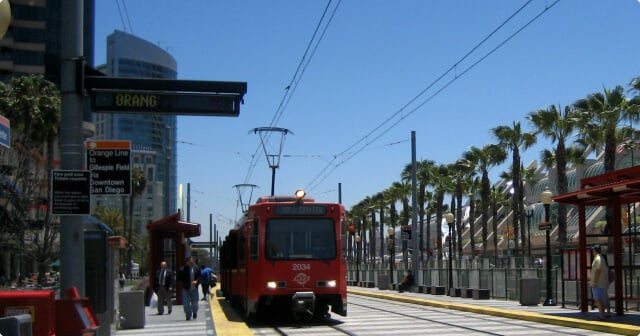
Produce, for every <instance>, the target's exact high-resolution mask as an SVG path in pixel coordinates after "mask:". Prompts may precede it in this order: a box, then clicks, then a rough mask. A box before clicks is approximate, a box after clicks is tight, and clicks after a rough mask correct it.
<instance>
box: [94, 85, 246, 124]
mask: <svg viewBox="0 0 640 336" xmlns="http://www.w3.org/2000/svg"><path fill="white" fill-rule="evenodd" d="M239 104H240V98H239V97H238V96H237V95H229V94H211V93H175V92H149V91H116V90H114V91H111V90H94V91H93V94H92V95H91V110H92V111H93V112H120V113H123V112H124V113H144V112H154V113H160V114H162V113H164V114H173V113H175V114H180V115H202V116H222V117H237V116H238V115H239V114H240V108H239V106H238V105H239Z"/></svg>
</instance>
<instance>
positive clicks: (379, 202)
mask: <svg viewBox="0 0 640 336" xmlns="http://www.w3.org/2000/svg"><path fill="white" fill-rule="evenodd" d="M372 202H373V205H374V206H377V207H378V211H380V260H381V261H382V260H384V209H385V205H386V204H385V200H384V192H379V193H377V194H375V195H373V197H372Z"/></svg>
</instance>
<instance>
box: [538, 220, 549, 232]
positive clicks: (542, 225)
mask: <svg viewBox="0 0 640 336" xmlns="http://www.w3.org/2000/svg"><path fill="white" fill-rule="evenodd" d="M538 230H551V222H540V225H538Z"/></svg>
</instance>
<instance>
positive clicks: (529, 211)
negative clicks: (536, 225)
mask: <svg viewBox="0 0 640 336" xmlns="http://www.w3.org/2000/svg"><path fill="white" fill-rule="evenodd" d="M534 208H535V207H534V206H533V204H529V205H527V208H526V209H525V211H524V215H525V216H527V248H528V249H529V251H528V253H529V259H531V217H533V209H534Z"/></svg>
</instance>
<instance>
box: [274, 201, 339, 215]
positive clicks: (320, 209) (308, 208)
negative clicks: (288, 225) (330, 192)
mask: <svg viewBox="0 0 640 336" xmlns="http://www.w3.org/2000/svg"><path fill="white" fill-rule="evenodd" d="M275 213H276V215H277V216H324V215H326V214H327V207H325V206H323V205H304V204H293V205H291V204H287V205H277V206H276V209H275Z"/></svg>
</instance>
